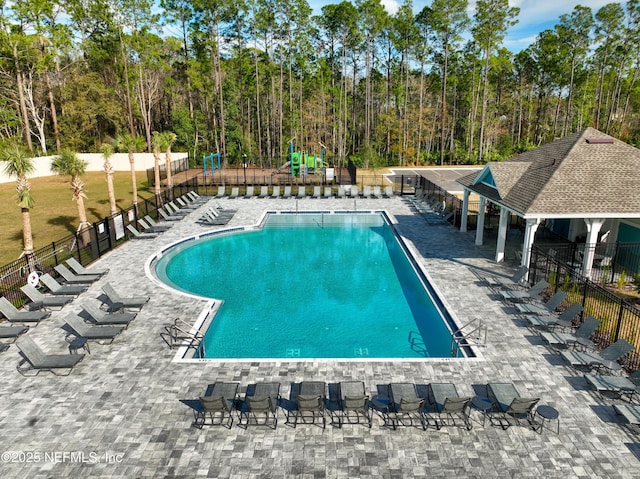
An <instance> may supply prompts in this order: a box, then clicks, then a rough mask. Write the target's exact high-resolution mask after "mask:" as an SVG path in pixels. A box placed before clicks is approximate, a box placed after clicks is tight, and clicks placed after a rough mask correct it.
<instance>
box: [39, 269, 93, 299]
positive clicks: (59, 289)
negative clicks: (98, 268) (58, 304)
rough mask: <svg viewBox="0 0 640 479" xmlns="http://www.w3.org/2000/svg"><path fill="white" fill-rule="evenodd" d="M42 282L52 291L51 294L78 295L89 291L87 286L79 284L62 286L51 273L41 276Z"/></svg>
mask: <svg viewBox="0 0 640 479" xmlns="http://www.w3.org/2000/svg"><path fill="white" fill-rule="evenodd" d="M40 281H42V284H44V285H45V286H46V288H47V289H48V290H49V291H51V294H62V295H78V294H80V293H84V292H85V291H86V290H87V286H80V285H77V284H75V285H74V284H67V285H64V286H62V285H61V284H60V283H58V282H57V281H56V279H55V278H54V277H53V276H51V275H50V274H49V273H45V274H43V275H42V276H40Z"/></svg>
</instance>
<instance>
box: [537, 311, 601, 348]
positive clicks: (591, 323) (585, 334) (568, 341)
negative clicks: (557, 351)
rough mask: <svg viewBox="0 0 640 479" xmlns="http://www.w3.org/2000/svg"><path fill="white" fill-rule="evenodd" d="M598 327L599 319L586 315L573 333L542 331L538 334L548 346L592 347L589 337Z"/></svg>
mask: <svg viewBox="0 0 640 479" xmlns="http://www.w3.org/2000/svg"><path fill="white" fill-rule="evenodd" d="M599 327H600V321H598V320H597V319H596V318H594V317H593V316H587V317H586V318H585V320H584V322H583V323H582V324H581V325H580V327H579V328H578V329H577V330H576V332H575V333H573V334H572V333H557V332H547V333H542V334H541V335H540V336H541V337H542V340H543V341H544V342H545V343H547V344H549V345H550V346H556V347H567V346H573V347H577V346H581V347H583V348H593V347H594V344H593V342H592V341H591V340H590V339H589V338H590V337H591V336H592V335H593V333H595V332H596V331H597V329H598V328H599Z"/></svg>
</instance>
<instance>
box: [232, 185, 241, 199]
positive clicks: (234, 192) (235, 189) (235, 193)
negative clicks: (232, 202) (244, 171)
mask: <svg viewBox="0 0 640 479" xmlns="http://www.w3.org/2000/svg"><path fill="white" fill-rule="evenodd" d="M239 194H240V188H238V187H237V186H234V187H232V188H231V194H230V195H229V198H230V199H236V198H237V197H238V195H239Z"/></svg>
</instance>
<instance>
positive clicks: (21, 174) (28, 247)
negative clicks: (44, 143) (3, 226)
mask: <svg viewBox="0 0 640 479" xmlns="http://www.w3.org/2000/svg"><path fill="white" fill-rule="evenodd" d="M0 161H2V162H4V172H5V173H6V174H7V175H9V176H15V177H16V191H17V193H18V203H17V204H18V206H19V207H20V209H21V210H22V241H23V243H24V250H23V252H22V254H23V255H24V256H25V257H26V258H27V262H28V263H29V272H31V271H34V270H35V264H34V261H33V235H32V234H31V216H30V212H29V210H30V209H31V208H33V207H34V206H35V202H34V201H33V197H32V196H31V185H30V184H29V180H28V179H27V175H29V174H30V173H33V170H34V169H35V167H34V165H33V160H32V159H31V155H30V154H29V153H28V152H27V151H25V150H23V149H22V148H20V147H19V146H17V145H12V146H9V147H7V148H5V149H3V150H1V151H0Z"/></svg>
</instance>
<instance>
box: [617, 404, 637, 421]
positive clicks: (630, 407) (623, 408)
mask: <svg viewBox="0 0 640 479" xmlns="http://www.w3.org/2000/svg"><path fill="white" fill-rule="evenodd" d="M613 410H614V411H615V412H616V414H617V415H618V416H622V418H623V419H624V420H625V422H626V423H627V424H629V425H632V426H640V406H636V405H634V404H614V405H613Z"/></svg>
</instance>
